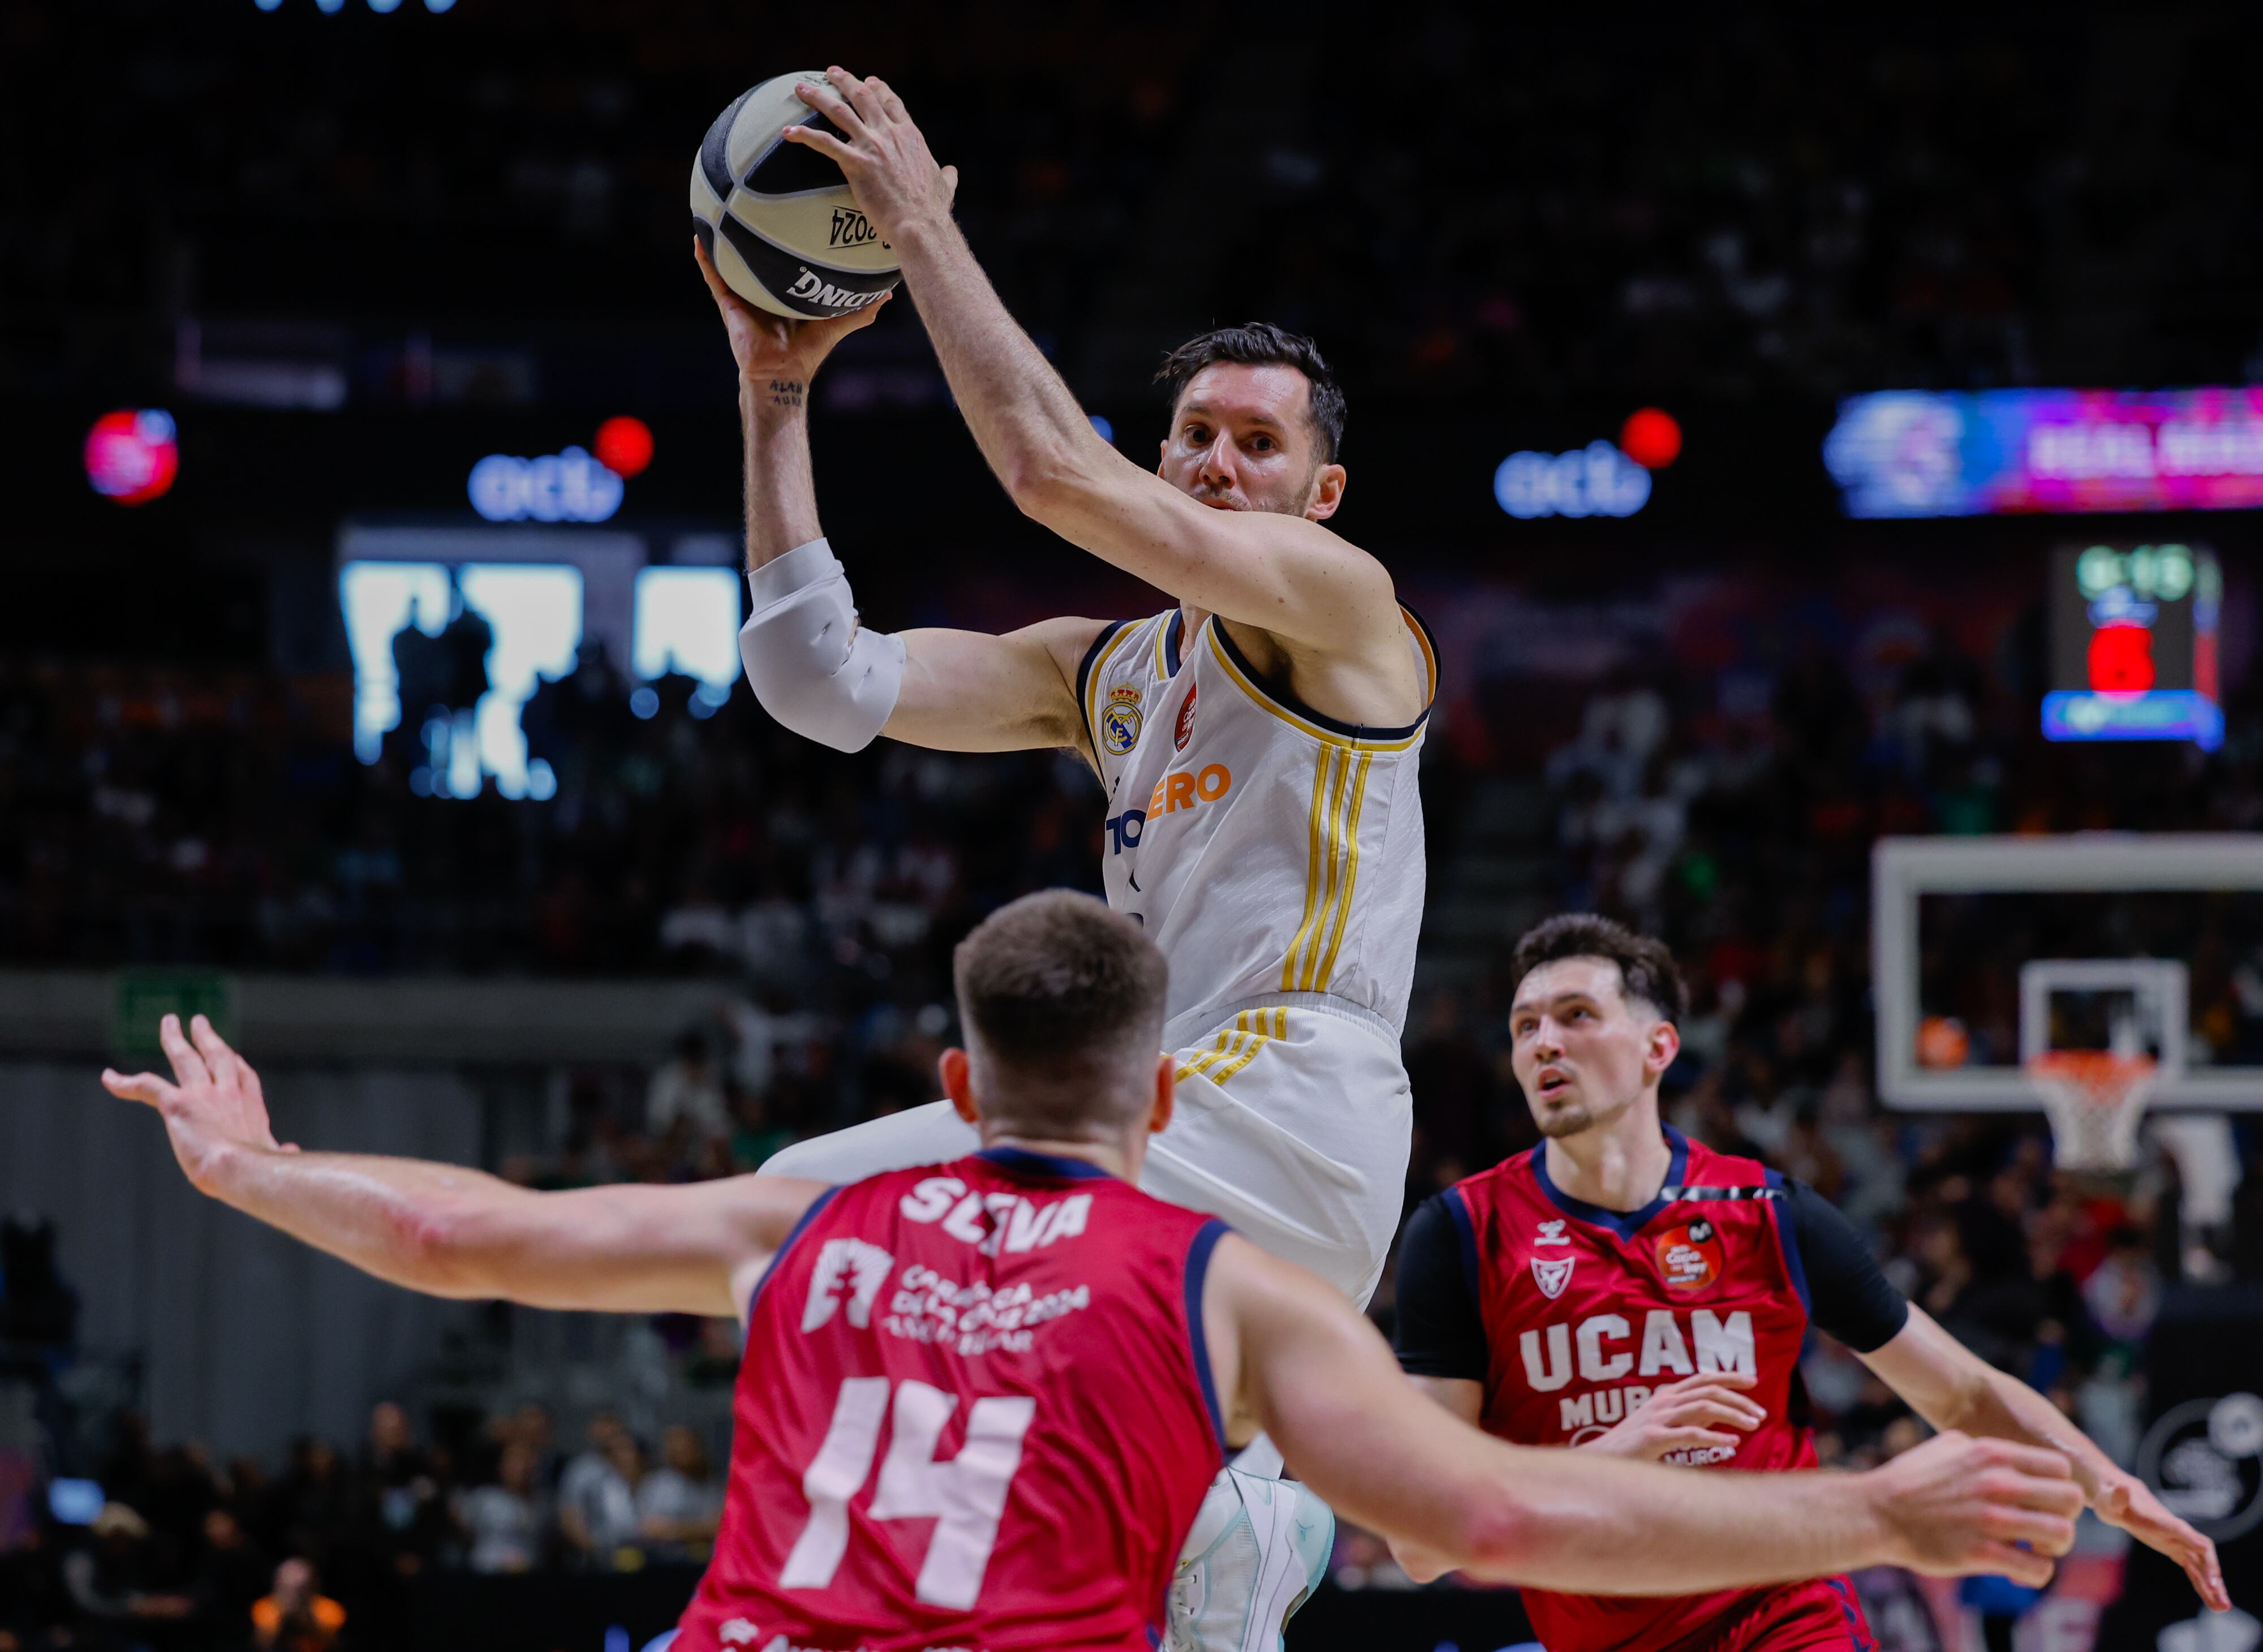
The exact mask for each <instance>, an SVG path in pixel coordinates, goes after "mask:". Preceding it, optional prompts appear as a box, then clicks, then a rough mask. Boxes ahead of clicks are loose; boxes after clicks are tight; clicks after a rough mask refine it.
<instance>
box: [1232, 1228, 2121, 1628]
mask: <svg viewBox="0 0 2263 1652" xmlns="http://www.w3.org/2000/svg"><path fill="white" fill-rule="evenodd" d="M1204 1327H1205V1330H1206V1331H1207V1332H1208V1341H1209V1344H1210V1346H1211V1350H1212V1358H1213V1360H1214V1362H1215V1363H1216V1365H1217V1366H1218V1382H1219V1390H1220V1392H1221V1393H1222V1394H1231V1395H1237V1396H1239V1400H1240V1410H1241V1411H1242V1413H1243V1415H1244V1417H1245V1418H1246V1419H1247V1420H1254V1421H1255V1422H1257V1423H1262V1425H1263V1426H1264V1428H1265V1430H1266V1431H1267V1432H1268V1433H1269V1434H1270V1435H1271V1436H1272V1437H1273V1438H1274V1440H1275V1441H1276V1443H1277V1444H1278V1445H1280V1447H1281V1449H1282V1451H1283V1453H1284V1454H1285V1455H1286V1457H1287V1459H1288V1460H1289V1463H1290V1465H1291V1467H1292V1468H1293V1469H1294V1470H1295V1471H1296V1473H1297V1474H1298V1475H1299V1476H1300V1477H1301V1478H1303V1479H1305V1480H1306V1481H1308V1482H1311V1484H1312V1487H1313V1489H1315V1490H1317V1491H1318V1492H1319V1494H1320V1495H1321V1496H1323V1497H1325V1498H1327V1500H1328V1502H1329V1503H1332V1504H1334V1506H1335V1508H1336V1509H1337V1510H1338V1511H1339V1512H1341V1514H1343V1515H1345V1516H1346V1517H1347V1518H1350V1519H1353V1520H1356V1521H1357V1522H1358V1523H1359V1524H1361V1525H1365V1526H1369V1527H1370V1528H1371V1529H1373V1530H1375V1531H1377V1532H1382V1533H1384V1534H1385V1536H1386V1537H1389V1538H1392V1539H1393V1540H1398V1541H1401V1542H1404V1543H1406V1544H1409V1545H1411V1546H1412V1547H1414V1548H1416V1549H1418V1550H1419V1551H1421V1552H1423V1553H1425V1554H1429V1555H1433V1556H1435V1557H1436V1558H1437V1559H1438V1560H1439V1561H1440V1562H1441V1563H1442V1564H1446V1565H1450V1566H1452V1567H1455V1568H1457V1569H1464V1570H1467V1571H1470V1572H1471V1573H1473V1574H1475V1575H1478V1576H1485V1577H1489V1578H1497V1579H1502V1580H1506V1581H1509V1582H1514V1583H1529V1584H1534V1585H1536V1586H1539V1587H1544V1588H1549V1589H1561V1590H1576V1591H1579V1592H1581V1593H1587V1594H1659V1595H1667V1594H1689V1593H1695V1592H1697V1591H1699V1590H1710V1589H1727V1588H1738V1587H1746V1586H1751V1585H1757V1584H1761V1583H1782V1582H1787V1581H1789V1580H1792V1579H1795V1578H1802V1577H1814V1576H1823V1575H1826V1574H1828V1573H1832V1572H1837V1571H1844V1570H1847V1569H1853V1568H1858V1567H1862V1566H1868V1565H1876V1564H1881V1563H1890V1564H1896V1565H1901V1566H1906V1567H1909V1568H1911V1569H1914V1570H1919V1571H1925V1572H1934V1573H1948V1574H1954V1573H1960V1572H1992V1573H2000V1574H2003V1575H2005V1576H2012V1577H2015V1578H2018V1579H2020V1580H2021V1581H2023V1582H2027V1583H2038V1584H2040V1583H2043V1582H2045V1581H2047V1580H2048V1579H2049V1577H2050V1570H2051V1562H2050V1556H2052V1555H2056V1554H2064V1553H2065V1552H2066V1550H2067V1548H2068V1547H2069V1546H2070V1545H2071V1543H2072V1542H2073V1540H2074V1516H2075V1514H2076V1512H2077V1511H2078V1510H2079V1508H2080V1506H2081V1493H2080V1491H2079V1489H2077V1488H2076V1487H2075V1485H2074V1483H2073V1482H2072V1481H2071V1479H2069V1478H2068V1477H2067V1466H2066V1461H2065V1460H2064V1458H2063V1457H2061V1456H2060V1455H2059V1454H2058V1453H2057V1452H2052V1451H2044V1450H2039V1449H2037V1448H2035V1447H2032V1446H2024V1445H2011V1444H2009V1443H2006V1442H2004V1441H2000V1440H1989V1441H1975V1440H1970V1439H1967V1438H1963V1436H1961V1435H1944V1436H1942V1437H1941V1438H1940V1439H1937V1440H1934V1441H1933V1442H1931V1443H1930V1444H1928V1445H1924V1446H1921V1447H1920V1448H1919V1449H1918V1450H1916V1451H1913V1452H1910V1453H1905V1454H1904V1455H1903V1456H1902V1457H1900V1458H1898V1459H1896V1460H1895V1461H1894V1462H1893V1463H1892V1464H1890V1465H1888V1466H1887V1467H1885V1468H1883V1469H1876V1470H1873V1471H1871V1472H1870V1473H1869V1474H1768V1475H1764V1476H1763V1475H1758V1474H1698V1473H1693V1472H1690V1471H1688V1470H1685V1469H1673V1468H1666V1467H1659V1466H1656V1465H1653V1464H1649V1463H1641V1462H1630V1461H1625V1460H1618V1459H1614V1458H1609V1457H1597V1456H1595V1455H1594V1454H1593V1453H1586V1452H1579V1453H1573V1452H1564V1451H1546V1450H1541V1449H1537V1448H1533V1447H1522V1446H1515V1445H1507V1444H1505V1443H1504V1442H1501V1441H1499V1440H1495V1439H1493V1438H1490V1437H1489V1436H1486V1435H1482V1434H1479V1433H1478V1432H1477V1431H1474V1430H1472V1429H1471V1428H1469V1427H1467V1426H1466V1425H1464V1424H1462V1423H1459V1422H1457V1420H1456V1419H1455V1418H1453V1417H1450V1416H1449V1415H1448V1414H1447V1412H1446V1410H1445V1409H1443V1408H1442V1407H1441V1406H1438V1405H1435V1404H1433V1403H1432V1402H1430V1401H1429V1400H1428V1399H1426V1398H1424V1397H1423V1396H1422V1395H1421V1394H1419V1393H1418V1392H1416V1390H1415V1389H1414V1388H1413V1385H1412V1384H1411V1383H1409V1382H1408V1381H1407V1380H1406V1378H1405V1377H1403V1376H1402V1375H1401V1374H1400V1373H1399V1367H1398V1364H1397V1362H1396V1360H1394V1359H1392V1354H1391V1351H1390V1349H1389V1348H1388V1347H1387V1346H1386V1345H1385V1343H1384V1341H1383V1339H1382V1337H1379V1336H1377V1334H1376V1332H1375V1330H1374V1328H1373V1327H1372V1326H1370V1324H1368V1323H1367V1322H1366V1321H1365V1320H1364V1319H1363V1318H1362V1317H1361V1316H1360V1315H1357V1314H1356V1313H1355V1312H1354V1311H1353V1310H1352V1309H1351V1308H1350V1306H1349V1305H1348V1303H1346V1302H1345V1301H1343V1299H1342V1298H1341V1297H1340V1296H1338V1295H1337V1294H1336V1293H1334V1292H1333V1291H1331V1290H1330V1289H1329V1288H1328V1287H1327V1286H1325V1285H1323V1284H1322V1283H1321V1282H1320V1281H1319V1280H1318V1279H1313V1278H1312V1276H1311V1275H1309V1274H1306V1273H1305V1272H1302V1271H1301V1270H1299V1269H1297V1268H1294V1267H1291V1266H1290V1265H1289V1264H1285V1263H1283V1262H1279V1261H1277V1260H1276V1259H1274V1258H1272V1257H1267V1256H1265V1255H1264V1254H1263V1253H1262V1252H1261V1251H1259V1250H1257V1249H1256V1248H1255V1247H1254V1246H1253V1245H1250V1244H1248V1243H1246V1242H1244V1241H1242V1240H1240V1239H1238V1238H1229V1239H1226V1240H1225V1241H1224V1242H1222V1243H1220V1244H1219V1246H1218V1250H1217V1253H1216V1255H1215V1256H1214V1257H1213V1259H1212V1262H1211V1272H1210V1283H1209V1285H1208V1287H1207V1290H1206V1293H1205V1296H1204ZM2022 1543H2024V1544H2027V1545H2029V1546H2030V1547H2026V1548H2022V1547H2017V1546H2018V1545H2020V1544H2022ZM1630 1556H1638V1557H1639V1563H1638V1564H1630V1561H1629V1557H1630Z"/></svg>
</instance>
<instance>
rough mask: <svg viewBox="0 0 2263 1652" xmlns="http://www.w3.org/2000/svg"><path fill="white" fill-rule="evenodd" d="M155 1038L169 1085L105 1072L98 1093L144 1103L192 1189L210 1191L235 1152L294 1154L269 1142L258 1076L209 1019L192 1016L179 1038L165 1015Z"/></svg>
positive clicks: (173, 1018)
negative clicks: (161, 1123)
mask: <svg viewBox="0 0 2263 1652" xmlns="http://www.w3.org/2000/svg"><path fill="white" fill-rule="evenodd" d="M157 1041H158V1042H159V1043H160V1044H161V1045H163V1047H164V1050H165V1058H166V1060H168V1061H170V1062H171V1063H172V1064H173V1081H174V1082H172V1083H166V1082H165V1081H164V1080H163V1079H162V1078H160V1077H158V1076H157V1075H156V1074H155V1073H136V1074H134V1076H132V1077H130V1078H129V1077H127V1076H126V1075H125V1074H123V1073H118V1072H113V1071H112V1070H111V1069H108V1068H106V1067H105V1069H103V1071H102V1083H103V1088H104V1089H105V1090H109V1091H110V1093H111V1094H112V1095H113V1096H122V1097H124V1098H126V1099H127V1101H139V1102H143V1103H146V1104H147V1105H149V1106H152V1107H155V1109H156V1110H157V1111H158V1112H159V1113H160V1114H162V1115H163V1118H164V1120H165V1134H167V1135H169V1136H170V1137H171V1138H172V1141H173V1156H174V1157H175V1158H177V1159H178V1160H180V1162H181V1169H182V1170H184V1172H186V1173H187V1176H188V1178H189V1180H190V1182H191V1183H192V1185H194V1186H195V1187H196V1188H197V1190H198V1191H199V1192H206V1193H209V1192H212V1191H213V1176H214V1173H215V1171H216V1170H217V1169H218V1167H219V1164H220V1161H221V1159H222V1158H223V1157H225V1156H227V1155H228V1153H229V1152H230V1151H232V1150H234V1149H237V1148H254V1149H257V1150H259V1151H263V1152H267V1153H278V1152H280V1153H295V1152H297V1151H298V1148H295V1147H290V1146H286V1145H285V1144H284V1143H282V1142H278V1141H276V1139H275V1132H274V1129H273V1127H271V1125H270V1124H269V1123H268V1119H267V1098H265V1097H264V1096H263V1095H262V1094H261V1093H260V1090H259V1075H258V1074H257V1073H255V1072H253V1071H252V1070H251V1063H250V1062H249V1061H245V1060H244V1059H243V1057H242V1056H241V1055H238V1054H236V1053H235V1051H234V1050H232V1049H230V1048H228V1041H227V1040H224V1039H222V1038H221V1035H220V1034H219V1033H218V1032H214V1031H213V1025H212V1023H211V1022H209V1021H207V1020H206V1019H205V1018H204V1017H202V1016H197V1017H195V1018H193V1019H192V1020H191V1021H190V1023H189V1030H188V1032H187V1033H185V1034H184V1033H183V1032H182V1031H181V1018H180V1017H178V1016H177V1015H169V1016H167V1017H166V1018H164V1020H163V1021H162V1022H161V1023H159V1024H158V1028H157Z"/></svg>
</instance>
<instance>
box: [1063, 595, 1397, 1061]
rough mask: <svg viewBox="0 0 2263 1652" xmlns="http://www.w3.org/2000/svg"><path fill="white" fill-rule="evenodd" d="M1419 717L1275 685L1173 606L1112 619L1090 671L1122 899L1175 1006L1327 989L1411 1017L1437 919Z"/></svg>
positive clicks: (1389, 1020)
mask: <svg viewBox="0 0 2263 1652" xmlns="http://www.w3.org/2000/svg"><path fill="white" fill-rule="evenodd" d="M1406 630H1407V639H1408V646H1409V647H1411V648H1413V649H1414V650H1415V653H1416V655H1417V656H1418V657H1419V659H1420V662H1421V666H1422V669H1423V675H1424V681H1425V682H1426V684H1427V685H1428V688H1427V689H1426V691H1425V696H1424V711H1423V714H1422V716H1421V717H1419V718H1417V719H1416V720H1415V721H1413V723H1411V724H1409V725H1408V726H1407V727H1406V728H1355V727H1353V726H1351V725H1348V724H1345V723H1340V722H1337V721H1334V720H1333V719H1331V718H1327V717H1323V716H1321V715H1319V714H1318V713H1316V712H1313V711H1312V710H1310V709H1309V708H1307V707H1305V706H1300V705H1298V704H1297V703H1296V701H1295V700H1294V699H1291V697H1289V696H1288V695H1287V694H1286V693H1284V692H1283V691H1281V690H1280V689H1278V688H1276V687H1269V686H1268V685H1265V684H1263V683H1262V682H1261V681H1260V679H1259V677H1258V675H1257V673H1256V672H1255V671H1254V670H1252V669H1251V667H1250V665H1249V663H1248V661H1247V659H1246V658H1245V657H1244V656H1243V655H1242V653H1241V651H1240V649H1239V648H1235V646H1234V645H1233V640H1232V639H1231V638H1230V637H1228V636H1227V635H1226V634H1225V629H1224V627H1221V626H1219V625H1218V624H1217V623H1216V621H1215V620H1204V622H1203V624H1202V625H1201V627H1198V628H1197V630H1196V631H1195V632H1194V634H1192V636H1191V637H1189V636H1188V635H1187V634H1186V624H1185V616H1184V614H1183V613H1182V612H1181V611H1180V610H1178V609H1176V608H1173V609H1171V610H1169V611H1168V612H1164V613H1160V614H1156V615H1154V616H1153V617H1152V618H1149V619H1146V620H1136V621H1131V622H1119V623H1117V624H1115V625H1111V626H1110V627H1108V628H1107V629H1106V630H1105V631H1103V632H1102V633H1101V634H1100V636H1099V638H1098V639H1097V640H1096V641H1095V642H1094V643H1093V645H1092V647H1091V648H1090V650H1089V651H1088V652H1087V654H1086V655H1085V657H1084V661H1083V663H1082V664H1081V667H1080V668H1079V670H1078V672H1077V692H1078V695H1079V698H1080V699H1081V701H1082V704H1083V708H1084V716H1085V723H1086V728H1087V730H1088V733H1089V734H1090V735H1091V737H1092V744H1093V750H1094V751H1095V753H1096V754H1097V755H1098V757H1099V759H1100V769H1101V779H1102V781H1103V784H1105V785H1106V786H1107V788H1108V822H1107V826H1108V835H1107V839H1106V842H1105V843H1104V844H1103V846H1102V848H1103V877H1104V880H1105V883H1106V887H1107V891H1108V902H1109V904H1110V906H1113V907H1114V908H1115V909H1117V911H1119V912H1124V913H1128V914H1130V915H1131V916H1132V917H1135V918H1137V919H1139V922H1140V923H1141V924H1143V925H1144V926H1145V927H1146V931H1147V933H1148V935H1149V936H1150V937H1151V938H1153V940H1154V941H1155V943H1156V945H1157V946H1160V947H1161V948H1162V950H1163V955H1164V957H1166V958H1167V959H1168V960H1170V966H1171V985H1170V996H1169V1001H1168V1010H1167V1011H1166V1017H1167V1019H1168V1021H1170V1022H1171V1023H1173V1024H1177V1023H1179V1022H1180V1021H1181V1020H1182V1018H1186V1017H1189V1016H1190V1015H1191V1014H1192V1012H1194V1011H1204V1010H1212V1009H1218V1010H1224V1009H1228V1008H1230V1007H1237V1006H1242V1005H1247V1004H1251V1003H1253V1002H1255V1003H1266V1002H1272V1003H1280V1002H1283V1001H1286V1002H1290V1003H1294V1002H1295V1001H1296V999H1295V997H1294V996H1291V995H1305V994H1315V995H1323V996H1325V997H1327V998H1329V999H1334V1000H1336V1001H1338V1002H1340V1003H1348V1004H1350V1005H1352V1006H1355V1007H1356V1009H1357V1010H1360V1011H1365V1012H1366V1014H1367V1015H1368V1016H1370V1017H1373V1018H1376V1019H1377V1020H1379V1021H1381V1022H1383V1023H1385V1024H1386V1025H1388V1026H1389V1028H1390V1029H1391V1031H1392V1033H1394V1034H1396V1033H1397V1032H1399V1031H1401V1030H1402V1029H1403V1028H1404V1026H1405V1025H1406V1001H1407V996H1408V993H1409V991H1410V989H1411V988H1412V986H1413V975H1414V946H1415V940H1416V938H1417V936H1418V935H1419V933H1420V931H1421V926H1422V895H1423V878H1424V866H1423V851H1422V801H1421V793H1420V792H1419V791H1418V789H1417V786H1416V775H1415V769H1416V765H1417V764H1418V762H1419V761H1420V758H1421V747H1422V735H1423V728H1424V725H1425V723H1426V722H1427V721H1428V716H1429V712H1428V700H1429V696H1430V695H1431V694H1433V693H1435V690H1436V686H1437V666H1436V656H1435V652H1434V650H1433V648H1432V646H1431V642H1430V639H1429V635H1428V632H1427V631H1426V630H1425V629H1424V627H1423V626H1422V624H1421V621H1420V620H1417V619H1416V618H1415V617H1414V616H1413V614H1412V613H1411V612H1409V613H1408V614H1407V615H1406Z"/></svg>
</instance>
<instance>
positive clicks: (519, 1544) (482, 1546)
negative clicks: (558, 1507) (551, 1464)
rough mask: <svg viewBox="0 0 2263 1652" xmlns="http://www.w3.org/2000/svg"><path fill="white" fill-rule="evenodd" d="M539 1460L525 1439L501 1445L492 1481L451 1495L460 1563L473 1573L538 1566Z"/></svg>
mask: <svg viewBox="0 0 2263 1652" xmlns="http://www.w3.org/2000/svg"><path fill="white" fill-rule="evenodd" d="M538 1466H539V1458H538V1457H537V1455H536V1452H535V1447H534V1446H533V1445H532V1444H531V1442H529V1441H528V1440H526V1439H524V1438H518V1439H513V1440H511V1441H510V1442H509V1443H508V1444H507V1445H504V1446H503V1448H502V1452H501V1453H499V1454H498V1456H497V1458H496V1460H495V1479H494V1481H493V1482H491V1483H489V1484H488V1485H484V1486H474V1487H472V1488H471V1489H468V1490H465V1491H460V1492H458V1493H457V1494H456V1499H455V1508H454V1513H455V1518H456V1524H457V1525H459V1527H461V1528H462V1530H463V1532H464V1537H465V1540H466V1544H467V1545H468V1547H467V1548H466V1554H465V1564H466V1565H467V1566H469V1567H470V1568H471V1569H472V1570H474V1571H475V1572H524V1571H531V1570H532V1569H534V1568H535V1567H536V1566H538V1565H539V1564H540V1563H541V1561H542V1547H543V1537H542V1534H543V1530H544V1526H545V1524H546V1521H545V1513H546V1510H545V1507H544V1499H543V1498H542V1496H541V1492H540V1489H539V1483H538V1482H537V1479H536V1471H537V1468H538Z"/></svg>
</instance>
